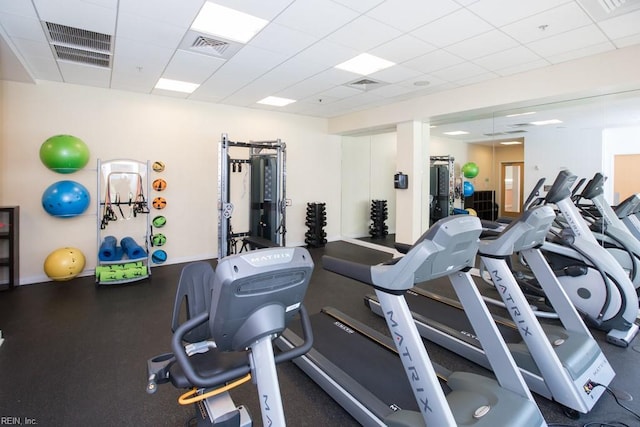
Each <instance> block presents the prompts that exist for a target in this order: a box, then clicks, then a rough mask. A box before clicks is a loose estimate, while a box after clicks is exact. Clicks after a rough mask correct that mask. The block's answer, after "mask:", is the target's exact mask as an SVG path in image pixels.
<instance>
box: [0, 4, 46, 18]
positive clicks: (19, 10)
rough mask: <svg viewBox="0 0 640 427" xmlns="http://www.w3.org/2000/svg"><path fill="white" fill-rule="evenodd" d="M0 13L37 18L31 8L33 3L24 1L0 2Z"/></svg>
mask: <svg viewBox="0 0 640 427" xmlns="http://www.w3.org/2000/svg"><path fill="white" fill-rule="evenodd" d="M0 13H10V14H13V15H20V16H27V17H30V18H36V19H37V18H38V14H37V13H36V10H35V9H34V7H33V3H31V2H30V1H24V0H3V1H0Z"/></svg>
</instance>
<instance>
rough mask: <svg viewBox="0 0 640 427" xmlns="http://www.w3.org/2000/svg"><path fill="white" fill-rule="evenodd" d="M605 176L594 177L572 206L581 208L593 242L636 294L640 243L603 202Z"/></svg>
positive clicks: (638, 281)
mask: <svg viewBox="0 0 640 427" xmlns="http://www.w3.org/2000/svg"><path fill="white" fill-rule="evenodd" d="M604 181H605V178H604V175H602V174H601V173H596V174H595V176H594V177H593V179H591V181H589V182H588V183H587V186H586V187H585V188H584V190H583V191H582V193H581V194H580V195H579V196H578V197H577V198H576V200H575V203H576V205H577V206H578V207H580V208H581V209H580V210H581V212H582V213H583V217H585V218H586V219H587V220H588V222H590V223H591V226H590V228H591V230H592V231H593V232H594V235H595V237H596V240H597V241H598V243H600V244H601V245H602V246H604V247H605V248H606V249H607V250H608V251H609V253H611V255H613V257H614V258H615V259H616V260H617V261H618V263H620V265H621V266H622V268H624V270H625V271H627V272H628V273H629V277H630V278H631V282H632V283H633V285H634V286H635V288H636V293H639V292H640V291H639V288H640V240H638V239H637V238H636V237H634V236H633V234H631V232H630V231H629V229H628V228H627V226H626V225H625V224H624V223H623V222H622V220H621V219H620V218H619V217H618V215H617V214H616V212H615V211H614V210H613V208H612V207H611V206H609V204H608V203H607V201H606V200H605V198H604V188H603V187H604ZM581 199H585V200H589V201H591V203H592V204H593V205H592V206H593V207H595V209H596V210H597V214H593V213H590V210H589V209H587V208H585V207H584V205H582V204H581V203H580V201H581Z"/></svg>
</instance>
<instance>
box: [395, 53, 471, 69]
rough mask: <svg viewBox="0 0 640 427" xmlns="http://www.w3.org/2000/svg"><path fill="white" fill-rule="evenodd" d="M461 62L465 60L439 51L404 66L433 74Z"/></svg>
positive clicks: (415, 59) (412, 60)
mask: <svg viewBox="0 0 640 427" xmlns="http://www.w3.org/2000/svg"><path fill="white" fill-rule="evenodd" d="M461 62H464V60H463V59H462V58H460V57H459V56H456V55H453V54H451V53H449V52H447V51H446V50H444V49H438V50H434V51H433V52H429V53H427V54H426V55H422V56H419V57H417V58H414V59H411V60H409V61H407V62H404V63H403V64H402V65H403V66H405V67H409V68H412V69H414V70H417V71H420V72H422V73H431V72H432V71H435V70H441V69H443V68H447V67H451V66H453V65H456V64H460V63H461Z"/></svg>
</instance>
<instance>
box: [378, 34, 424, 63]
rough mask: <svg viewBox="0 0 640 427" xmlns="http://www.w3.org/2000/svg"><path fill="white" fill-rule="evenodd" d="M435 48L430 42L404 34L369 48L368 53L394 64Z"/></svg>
mask: <svg viewBox="0 0 640 427" xmlns="http://www.w3.org/2000/svg"><path fill="white" fill-rule="evenodd" d="M436 49H437V48H436V47H435V46H433V45H432V44H429V43H427V42H425V41H422V40H420V39H418V38H416V37H413V36H411V35H409V34H405V35H402V36H400V37H398V38H395V39H393V40H391V41H389V42H387V43H384V44H382V45H380V46H378V47H376V48H374V49H371V50H370V51H369V53H371V54H372V55H376V56H379V57H381V58H385V59H387V60H389V61H393V62H395V63H396V64H401V63H403V62H405V61H408V60H410V59H413V58H416V57H418V56H421V55H424V54H426V53H429V52H433V51H434V50H436Z"/></svg>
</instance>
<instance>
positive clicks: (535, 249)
mask: <svg viewBox="0 0 640 427" xmlns="http://www.w3.org/2000/svg"><path fill="white" fill-rule="evenodd" d="M555 217H556V215H555V212H554V210H553V208H551V207H550V206H538V207H535V208H532V209H530V210H528V211H525V212H524V213H523V215H522V216H521V217H519V218H518V219H516V220H514V221H513V222H511V224H509V226H508V227H507V228H506V229H504V230H503V231H502V232H501V233H500V234H499V235H498V236H496V237H495V238H494V239H486V240H481V242H480V248H479V251H478V255H479V256H480V258H481V261H482V262H483V263H484V264H485V267H486V269H487V271H488V272H489V273H490V274H491V278H492V280H493V283H494V286H495V288H496V290H497V292H498V294H499V295H500V297H501V298H502V301H503V302H504V304H505V307H506V310H507V311H508V313H509V314H510V316H511V320H508V319H504V318H500V317H498V316H495V320H496V323H497V325H498V329H499V330H500V332H501V333H502V335H503V337H504V339H505V341H506V342H507V345H508V347H509V349H510V351H511V354H512V356H513V358H514V360H515V361H516V364H517V365H518V367H519V368H520V372H521V373H522V376H523V378H524V379H525V381H526V383H527V385H528V386H529V388H530V389H531V390H532V391H534V392H535V393H537V394H539V395H541V396H543V397H545V398H547V399H552V400H555V401H556V402H558V403H560V404H561V405H563V406H564V409H565V413H566V414H567V415H569V416H571V417H576V416H577V415H578V412H581V413H587V412H589V411H590V410H591V409H592V408H593V406H594V405H595V403H596V402H597V401H598V399H599V398H600V397H601V396H602V394H603V393H604V391H605V387H598V386H599V385H602V386H608V385H609V384H610V382H611V380H612V379H613V377H614V376H615V374H614V372H613V369H612V368H611V366H610V364H609V362H608V361H607V359H606V357H605V356H604V354H602V351H601V350H600V347H598V344H597V343H596V341H595V340H594V339H593V337H592V336H591V333H590V332H589V330H588V329H587V327H586V326H585V324H584V322H583V321H582V319H581V317H580V315H579V314H578V312H577V311H576V309H575V307H574V306H573V304H572V303H571V301H570V299H569V297H568V296H567V294H566V293H565V292H564V290H563V289H562V286H561V285H560V283H559V282H558V279H557V278H556V276H555V275H554V274H553V271H552V270H551V269H550V267H549V265H548V264H547V262H546V261H545V259H544V256H543V255H542V253H541V251H540V249H539V247H540V246H541V245H542V243H543V242H544V240H545V237H546V235H547V233H548V231H549V228H550V227H551V224H552V223H553V221H554V219H555ZM518 251H519V252H521V254H522V255H523V257H524V258H525V259H526V261H527V262H528V263H529V266H530V267H531V269H532V271H533V272H534V273H535V275H536V277H537V278H538V279H539V281H540V285H541V286H542V288H543V290H544V292H545V293H546V295H547V298H548V299H549V301H550V302H551V304H552V305H553V307H554V308H555V309H556V312H557V313H558V317H559V320H560V322H561V325H558V323H557V322H555V323H547V324H541V323H540V322H539V320H538V318H537V317H536V315H535V314H534V311H533V310H532V308H531V306H530V305H529V303H528V301H527V299H526V297H525V295H524V293H523V291H522V289H521V288H520V286H519V284H518V282H517V281H516V279H515V277H514V276H513V274H512V272H511V269H510V267H509V263H508V260H509V259H510V257H511V255H512V254H513V253H514V252H518ZM407 300H408V301H407V302H408V303H409V307H410V309H411V311H412V313H413V317H414V320H415V321H416V325H417V327H418V330H419V332H420V334H421V335H422V337H423V338H426V339H428V340H430V341H432V342H434V343H436V344H438V345H440V346H442V347H445V348H447V349H449V350H451V351H453V352H455V353H457V354H459V355H461V356H463V357H465V358H467V359H469V360H471V361H473V362H475V363H478V364H480V365H482V366H484V367H486V368H489V369H490V368H491V366H490V364H489V361H488V360H487V357H486V353H485V351H484V350H483V346H481V344H480V342H479V341H478V340H477V338H476V333H475V332H474V331H475V330H476V329H477V327H476V326H475V323H473V324H472V323H471V322H470V320H469V319H468V318H467V316H466V315H465V313H464V312H462V310H463V307H462V306H461V305H460V303H459V302H458V301H455V300H452V299H448V298H445V297H442V296H439V295H437V294H434V293H430V292H427V291H425V290H424V289H423V288H421V287H415V288H414V289H413V290H412V291H409V292H407ZM365 303H366V304H367V305H368V306H369V307H370V308H371V309H372V310H373V311H374V312H375V313H377V314H378V315H381V314H382V312H381V309H380V304H379V303H378V301H377V300H376V299H375V297H373V296H371V295H368V296H367V297H366V298H365ZM434 314H437V315H438V317H437V318H435V317H434ZM428 316H431V317H428Z"/></svg>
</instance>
